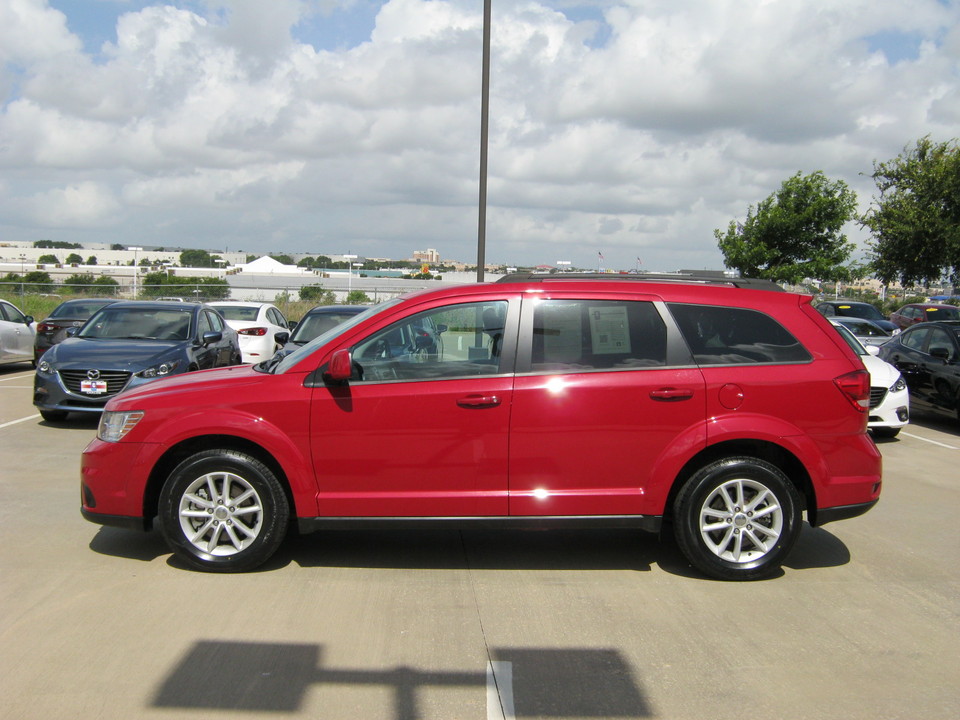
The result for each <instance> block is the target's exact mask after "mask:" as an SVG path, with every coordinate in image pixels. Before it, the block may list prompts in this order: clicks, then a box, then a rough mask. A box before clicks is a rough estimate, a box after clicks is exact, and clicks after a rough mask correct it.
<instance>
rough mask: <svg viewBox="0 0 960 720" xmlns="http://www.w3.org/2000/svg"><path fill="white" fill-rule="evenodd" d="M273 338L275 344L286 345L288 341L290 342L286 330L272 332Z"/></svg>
mask: <svg viewBox="0 0 960 720" xmlns="http://www.w3.org/2000/svg"><path fill="white" fill-rule="evenodd" d="M273 339H274V340H275V341H276V343H277V345H286V344H287V343H288V342H290V333H288V332H278V333H274V334H273Z"/></svg>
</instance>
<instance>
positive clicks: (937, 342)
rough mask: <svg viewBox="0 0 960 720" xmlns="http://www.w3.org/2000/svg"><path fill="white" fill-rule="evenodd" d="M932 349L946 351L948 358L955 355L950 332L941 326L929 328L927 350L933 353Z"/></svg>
mask: <svg viewBox="0 0 960 720" xmlns="http://www.w3.org/2000/svg"><path fill="white" fill-rule="evenodd" d="M934 350H943V351H946V353H947V357H948V358H951V359H952V358H953V357H954V355H955V352H954V344H953V339H952V338H951V337H950V334H949V333H948V332H947V331H946V330H944V329H942V328H931V329H930V344H929V345H928V346H927V352H928V353H930V354H931V355H933V354H934V353H933V351H934Z"/></svg>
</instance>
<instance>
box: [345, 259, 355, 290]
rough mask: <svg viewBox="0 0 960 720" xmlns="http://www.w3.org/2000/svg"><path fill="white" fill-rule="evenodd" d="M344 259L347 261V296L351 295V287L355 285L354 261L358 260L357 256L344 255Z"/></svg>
mask: <svg viewBox="0 0 960 720" xmlns="http://www.w3.org/2000/svg"><path fill="white" fill-rule="evenodd" d="M343 259H344V260H346V261H347V295H348V296H349V295H350V290H351V285H352V283H353V261H354V260H356V259H357V256H356V255H344V256H343Z"/></svg>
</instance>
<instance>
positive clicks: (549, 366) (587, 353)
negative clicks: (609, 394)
mask: <svg viewBox="0 0 960 720" xmlns="http://www.w3.org/2000/svg"><path fill="white" fill-rule="evenodd" d="M666 357H667V332H666V327H665V326H664V324H663V320H662V319H661V318H660V314H659V313H658V312H657V309H656V308H655V307H654V306H653V304H652V303H649V302H630V301H627V300H622V301H621V300H544V301H542V302H539V303H538V304H537V306H536V308H535V310H534V315H533V352H532V355H531V362H532V370H533V371H534V372H544V371H557V370H559V371H563V370H571V371H581V370H609V369H629V368H640V367H650V366H658V365H664V364H666Z"/></svg>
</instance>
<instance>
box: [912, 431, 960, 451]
mask: <svg viewBox="0 0 960 720" xmlns="http://www.w3.org/2000/svg"><path fill="white" fill-rule="evenodd" d="M901 434H902V435H906V436H907V437H911V438H913V439H914V440H923V441H924V442H928V443H931V444H933V445H939V446H940V447H943V448H947V449H948V450H960V448H958V447H954V446H953V445H947V444H946V443H942V442H937V441H936V440H930V439H929V438H925V437H920V436H919V435H914V434H913V433H908V432H902V433H901Z"/></svg>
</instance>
